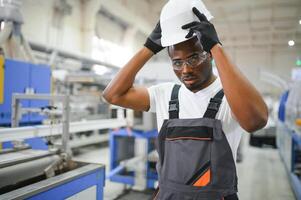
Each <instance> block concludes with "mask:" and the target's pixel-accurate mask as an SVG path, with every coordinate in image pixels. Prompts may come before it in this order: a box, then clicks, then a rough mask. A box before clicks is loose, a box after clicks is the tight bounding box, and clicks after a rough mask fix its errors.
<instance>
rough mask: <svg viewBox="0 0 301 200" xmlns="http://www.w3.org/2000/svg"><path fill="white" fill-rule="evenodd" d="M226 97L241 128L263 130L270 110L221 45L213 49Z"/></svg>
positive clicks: (251, 130)
mask: <svg viewBox="0 0 301 200" xmlns="http://www.w3.org/2000/svg"><path fill="white" fill-rule="evenodd" d="M211 54H212V57H213V58H214V61H215V63H216V66H217V69H218V73H219V76H220V79H221V82H222V85H223V89H224V92H225V96H226V98H227V101H228V103H229V106H230V108H231V110H232V113H233V114H234V116H235V118H236V119H237V121H238V122H239V124H240V126H241V127H242V128H244V129H245V130H246V131H248V132H254V131H256V130H258V129H261V128H263V127H264V126H265V125H266V123H267V120H268V109H267V106H266V104H265V102H264V100H263V99H262V97H261V95H260V94H259V92H258V91H257V90H256V88H255V87H254V86H253V85H252V84H251V83H250V82H249V81H248V79H247V78H246V77H245V76H244V75H243V74H242V73H241V72H240V70H239V69H238V68H237V67H236V66H235V65H234V64H233V63H232V62H231V60H230V58H229V56H228V55H227V53H226V52H225V50H224V49H223V47H222V46H221V45H220V44H216V45H215V46H213V47H212V49H211Z"/></svg>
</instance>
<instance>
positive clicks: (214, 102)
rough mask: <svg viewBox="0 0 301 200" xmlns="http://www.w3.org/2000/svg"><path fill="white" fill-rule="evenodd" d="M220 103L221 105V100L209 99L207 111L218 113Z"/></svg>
mask: <svg viewBox="0 0 301 200" xmlns="http://www.w3.org/2000/svg"><path fill="white" fill-rule="evenodd" d="M221 103H222V99H217V98H211V99H210V103H209V105H208V109H210V110H214V111H218V110H219V107H220V105H221Z"/></svg>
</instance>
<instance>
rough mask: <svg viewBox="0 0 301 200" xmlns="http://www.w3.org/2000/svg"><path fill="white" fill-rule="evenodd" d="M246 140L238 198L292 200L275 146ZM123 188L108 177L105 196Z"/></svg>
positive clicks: (92, 154)
mask: <svg viewBox="0 0 301 200" xmlns="http://www.w3.org/2000/svg"><path fill="white" fill-rule="evenodd" d="M246 143H247V142H245V143H244V145H243V146H244V148H243V153H244V160H243V162H242V163H239V164H238V165H237V170H238V179H239V196H240V200H294V199H295V197H294V195H293V193H292V190H291V188H290V185H289V182H288V178H287V174H286V172H285V169H284V166H283V164H282V162H281V161H280V157H279V153H278V150H275V149H269V148H265V149H259V148H253V147H249V146H248V145H247V144H246ZM109 154H110V152H109V149H108V148H102V149H101V148H95V147H89V148H85V149H83V150H81V154H80V155H78V156H76V159H77V160H80V161H87V162H93V163H103V164H105V165H106V166H109V158H110V157H109V156H110V155H109ZM107 172H108V167H107ZM124 188H125V187H124V186H123V185H120V184H116V183H112V182H110V181H107V182H106V187H105V192H104V199H105V200H113V199H115V198H116V197H117V196H118V195H119V194H121V193H122V191H123V189H124Z"/></svg>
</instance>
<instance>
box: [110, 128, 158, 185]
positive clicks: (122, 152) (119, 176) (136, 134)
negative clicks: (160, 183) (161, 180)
mask: <svg viewBox="0 0 301 200" xmlns="http://www.w3.org/2000/svg"><path fill="white" fill-rule="evenodd" d="M157 135H158V132H157V131H156V130H152V131H138V130H127V129H119V130H116V131H112V132H111V133H110V152H111V160H110V173H109V175H108V178H109V179H110V181H113V182H118V183H123V184H126V185H132V186H133V185H135V173H134V172H131V171H126V170H125V168H124V167H123V166H120V162H121V161H123V160H125V159H130V158H132V157H134V141H135V138H142V139H145V140H147V150H148V152H151V151H153V150H154V149H155V138H156V137H157ZM145 165H146V177H147V180H146V187H147V188H150V189H153V188H155V186H156V185H155V182H156V181H157V180H158V175H157V172H156V167H155V165H156V163H155V162H149V161H147V162H146V163H145Z"/></svg>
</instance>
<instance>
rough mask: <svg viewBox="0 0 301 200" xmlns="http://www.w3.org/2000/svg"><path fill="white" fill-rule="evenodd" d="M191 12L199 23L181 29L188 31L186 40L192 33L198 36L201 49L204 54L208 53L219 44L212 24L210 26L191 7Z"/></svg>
mask: <svg viewBox="0 0 301 200" xmlns="http://www.w3.org/2000/svg"><path fill="white" fill-rule="evenodd" d="M192 11H193V13H194V14H195V15H196V16H197V17H198V18H199V20H200V21H199V22H198V21H194V22H191V23H188V24H186V25H184V26H182V29H189V33H188V34H187V35H186V38H190V37H192V35H193V33H196V34H197V35H200V40H201V43H202V45H203V49H204V50H205V51H206V52H208V53H210V50H211V49H212V47H213V46H215V45H216V44H217V43H220V41H219V39H218V36H217V33H216V30H215V28H214V26H213V24H211V23H210V22H209V21H208V20H207V18H206V16H205V15H204V14H202V13H200V11H199V10H198V9H197V8H195V7H193V8H192ZM220 44H221V43H220Z"/></svg>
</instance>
